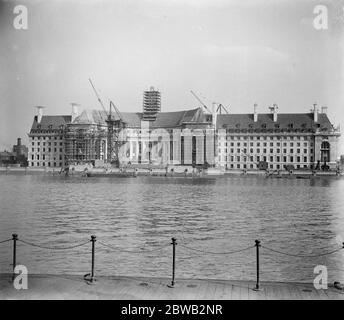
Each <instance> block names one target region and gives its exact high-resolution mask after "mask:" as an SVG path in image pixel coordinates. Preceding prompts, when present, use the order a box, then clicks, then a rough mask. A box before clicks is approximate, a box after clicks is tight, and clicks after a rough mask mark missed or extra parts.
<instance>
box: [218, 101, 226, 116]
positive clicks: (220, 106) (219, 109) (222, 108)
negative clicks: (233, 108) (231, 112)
mask: <svg viewBox="0 0 344 320" xmlns="http://www.w3.org/2000/svg"><path fill="white" fill-rule="evenodd" d="M216 104H217V105H218V106H217V109H216V113H219V114H222V110H223V111H224V112H225V113H226V114H228V110H227V108H226V107H225V106H224V105H223V104H222V103H216Z"/></svg>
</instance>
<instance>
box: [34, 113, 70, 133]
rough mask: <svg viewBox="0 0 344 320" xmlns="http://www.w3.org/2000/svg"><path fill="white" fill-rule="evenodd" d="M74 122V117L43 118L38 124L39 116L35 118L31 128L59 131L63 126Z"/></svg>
mask: <svg viewBox="0 0 344 320" xmlns="http://www.w3.org/2000/svg"><path fill="white" fill-rule="evenodd" d="M71 121H72V116H42V119H41V122H40V123H38V122H37V116H35V117H34V119H33V123H32V126H31V131H32V130H59V129H60V128H61V126H64V125H66V124H67V123H70V122H71Z"/></svg>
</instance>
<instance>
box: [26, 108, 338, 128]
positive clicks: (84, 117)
mask: <svg viewBox="0 0 344 320" xmlns="http://www.w3.org/2000/svg"><path fill="white" fill-rule="evenodd" d="M121 116H122V120H123V121H124V122H125V123H127V125H128V126H129V127H134V128H140V127H141V120H142V113H140V112H121ZM313 117H314V115H313V113H278V114H277V121H276V122H274V121H273V114H272V113H259V114H258V121H257V122H254V117H253V114H252V113H249V114H219V115H218V116H217V129H228V130H242V129H244V130H262V129H263V130H265V129H266V130H275V131H276V130H290V129H292V130H301V131H314V130H315V129H317V128H319V129H320V130H322V131H331V130H333V126H332V124H331V122H330V120H329V119H328V117H327V115H326V114H325V113H319V114H318V122H317V123H315V122H314V120H313ZM112 118H113V120H119V116H118V114H117V113H113V114H112ZM211 118H212V116H211V115H206V114H205V113H204V112H203V111H202V109H201V108H196V109H191V110H184V111H174V112H159V113H158V114H157V118H156V120H155V121H151V122H150V127H151V128H178V127H181V126H182V125H183V124H184V125H187V124H204V123H206V122H207V121H209V120H210V121H211ZM106 119H107V115H106V113H105V111H103V110H96V109H88V110H84V111H83V112H82V113H81V114H80V115H79V116H78V117H77V118H76V119H75V120H74V122H73V124H100V125H103V126H106V125H107V124H106ZM71 120H72V117H71V116H70V115H56V116H42V120H41V123H40V124H38V122H37V116H35V117H34V121H33V124H32V127H31V133H32V132H33V131H36V130H38V131H39V130H58V129H60V128H61V126H64V125H66V124H68V123H71ZM208 123H209V122H208ZM50 126H51V127H50Z"/></svg>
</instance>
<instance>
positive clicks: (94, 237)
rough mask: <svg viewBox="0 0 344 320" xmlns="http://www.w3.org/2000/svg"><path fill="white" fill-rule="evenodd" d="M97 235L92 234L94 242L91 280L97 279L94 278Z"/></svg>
mask: <svg viewBox="0 0 344 320" xmlns="http://www.w3.org/2000/svg"><path fill="white" fill-rule="evenodd" d="M96 238H97V237H96V236H91V242H92V269H91V279H90V281H91V282H93V281H95V278H94V258H95V245H96V241H97V240H96Z"/></svg>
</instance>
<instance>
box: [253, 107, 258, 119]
mask: <svg viewBox="0 0 344 320" xmlns="http://www.w3.org/2000/svg"><path fill="white" fill-rule="evenodd" d="M257 108H258V104H256V103H255V104H254V105H253V121H254V122H257V121H258V113H257Z"/></svg>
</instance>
